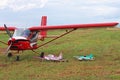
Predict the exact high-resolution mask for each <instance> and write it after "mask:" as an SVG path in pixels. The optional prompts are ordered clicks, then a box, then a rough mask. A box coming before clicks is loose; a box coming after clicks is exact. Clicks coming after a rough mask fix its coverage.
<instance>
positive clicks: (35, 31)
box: [0, 16, 118, 59]
mask: <svg viewBox="0 0 120 80" xmlns="http://www.w3.org/2000/svg"><path fill="white" fill-rule="evenodd" d="M117 24H118V23H117V22H110V23H94V24H73V25H56V26H47V16H42V20H41V25H40V26H33V27H30V28H16V27H7V26H6V25H5V24H4V27H0V31H6V32H7V34H8V35H9V37H10V38H9V40H8V43H5V42H3V41H0V42H2V43H4V44H7V45H8V48H7V50H6V52H5V53H7V54H8V55H10V53H8V51H9V50H16V51H18V53H19V51H23V50H32V51H34V49H37V48H39V47H42V46H44V45H46V44H47V43H50V42H52V41H54V40H56V39H58V38H60V37H62V36H64V35H66V34H68V33H70V32H72V31H74V30H76V29H78V28H96V27H98V28H101V27H114V26H116V25H117ZM56 29H70V30H69V31H67V32H65V33H64V34H62V35H60V36H57V37H55V38H53V39H52V40H50V41H48V42H46V43H44V44H42V45H37V40H38V38H39V39H41V40H44V38H47V37H48V36H47V33H46V31H47V30H56ZM10 31H14V33H13V35H12V34H11V33H10ZM34 52H35V51H34ZM17 58H18V59H19V56H17Z"/></svg>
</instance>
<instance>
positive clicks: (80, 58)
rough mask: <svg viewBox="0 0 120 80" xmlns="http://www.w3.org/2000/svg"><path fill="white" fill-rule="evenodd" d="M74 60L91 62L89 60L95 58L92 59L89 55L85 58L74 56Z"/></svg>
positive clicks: (91, 55)
mask: <svg viewBox="0 0 120 80" xmlns="http://www.w3.org/2000/svg"><path fill="white" fill-rule="evenodd" d="M74 57H75V58H76V59H78V60H79V61H83V60H85V61H91V60H94V59H95V58H94V57H93V54H89V55H86V56H74Z"/></svg>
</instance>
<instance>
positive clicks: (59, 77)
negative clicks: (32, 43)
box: [0, 29, 120, 80]
mask: <svg viewBox="0 0 120 80" xmlns="http://www.w3.org/2000/svg"><path fill="white" fill-rule="evenodd" d="M63 31H64V30H62V31H61V30H58V31H52V32H50V34H54V33H55V34H56V33H58V34H60V33H62V32H63ZM0 40H3V41H7V40H8V36H7V35H5V34H0ZM38 43H40V42H38ZM6 47H7V46H5V45H3V44H0V52H1V54H0V80H120V31H119V30H118V31H114V30H112V31H109V30H107V29H81V30H76V31H74V32H72V33H70V34H68V35H66V36H64V37H63V38H60V39H58V40H56V41H54V42H52V43H50V44H48V45H46V46H44V47H42V48H40V49H37V50H36V51H37V52H42V51H44V52H45V54H56V55H58V54H59V53H60V52H61V51H62V52H63V56H64V58H66V59H68V60H69V62H50V61H43V62H40V60H39V59H35V58H33V57H34V56H39V54H35V53H33V52H32V51H24V52H23V53H22V54H21V55H20V59H21V61H18V62H16V61H15V58H16V57H15V56H13V58H11V59H8V58H7V57H6V56H5V54H3V53H4V51H5V49H6ZM90 53H92V54H93V55H94V57H95V60H94V61H78V60H76V59H74V58H73V56H78V55H87V54H90Z"/></svg>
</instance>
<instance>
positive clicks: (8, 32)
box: [4, 24, 13, 54]
mask: <svg viewBox="0 0 120 80" xmlns="http://www.w3.org/2000/svg"><path fill="white" fill-rule="evenodd" d="M4 27H5V30H6V32H7V34H8V36H9V37H10V38H11V39H12V34H11V33H10V31H9V29H8V28H7V26H6V25H5V24H4ZM12 44H13V42H12V41H11V43H10V45H9V46H8V48H7V49H6V51H5V54H8V51H9V50H10V47H11V46H12Z"/></svg>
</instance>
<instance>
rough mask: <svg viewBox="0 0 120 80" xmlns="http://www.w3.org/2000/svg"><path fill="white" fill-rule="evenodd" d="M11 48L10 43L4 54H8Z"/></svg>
mask: <svg viewBox="0 0 120 80" xmlns="http://www.w3.org/2000/svg"><path fill="white" fill-rule="evenodd" d="M11 46H12V42H11V44H10V45H9V46H8V48H7V49H6V51H5V54H8V51H9V50H10V47H11Z"/></svg>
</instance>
